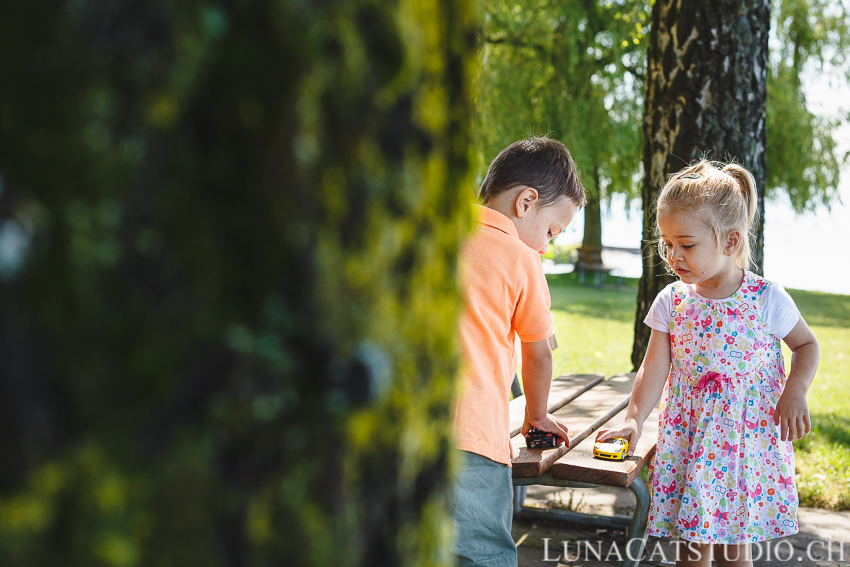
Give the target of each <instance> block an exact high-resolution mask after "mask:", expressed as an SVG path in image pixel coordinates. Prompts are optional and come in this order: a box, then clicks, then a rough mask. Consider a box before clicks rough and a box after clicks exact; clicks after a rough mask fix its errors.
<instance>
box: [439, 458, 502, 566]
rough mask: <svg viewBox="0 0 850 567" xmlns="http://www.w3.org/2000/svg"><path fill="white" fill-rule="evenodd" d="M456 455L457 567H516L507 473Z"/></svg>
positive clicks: (485, 461)
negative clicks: (459, 466)
mask: <svg viewBox="0 0 850 567" xmlns="http://www.w3.org/2000/svg"><path fill="white" fill-rule="evenodd" d="M458 452H459V453H460V455H458V456H459V457H460V462H461V463H463V464H462V466H461V470H460V474H459V475H458V476H457V478H456V479H455V482H454V486H453V492H454V514H453V516H454V537H455V543H454V547H453V548H452V552H453V553H454V554H455V557H456V560H457V565H458V566H462V567H472V566H480V567H516V564H517V552H516V545H515V544H514V540H513V537H512V536H511V522H512V521H513V497H514V496H513V482H512V481H511V469H510V468H509V467H508V466H507V465H503V464H501V463H497V462H495V461H491V460H490V459H488V458H486V457H482V456H481V455H476V454H475V453H470V452H468V451H458Z"/></svg>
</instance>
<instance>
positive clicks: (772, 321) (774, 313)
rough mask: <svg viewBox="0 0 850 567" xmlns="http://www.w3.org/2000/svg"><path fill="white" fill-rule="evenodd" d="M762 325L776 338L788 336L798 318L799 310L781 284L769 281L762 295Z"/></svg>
mask: <svg viewBox="0 0 850 567" xmlns="http://www.w3.org/2000/svg"><path fill="white" fill-rule="evenodd" d="M763 309H764V311H763V313H764V326H765V327H766V328H767V332H768V333H770V334H771V335H773V336H774V337H776V338H778V339H784V338H785V337H787V336H788V333H790V332H791V331H792V330H793V329H794V327H795V326H796V325H797V322H798V321H799V320H800V310H799V309H797V304H796V303H794V300H793V299H792V298H791V296H790V295H788V292H787V291H785V288H783V287H782V286H781V285H779V284H777V283H771V284H770V285H769V286H768V287H767V289H766V290H765V295H764V308H763Z"/></svg>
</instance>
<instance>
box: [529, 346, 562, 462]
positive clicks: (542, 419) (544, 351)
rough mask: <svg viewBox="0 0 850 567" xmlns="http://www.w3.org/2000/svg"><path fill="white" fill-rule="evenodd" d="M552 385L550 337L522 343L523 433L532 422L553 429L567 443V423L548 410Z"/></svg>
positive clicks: (534, 424) (550, 430)
mask: <svg viewBox="0 0 850 567" xmlns="http://www.w3.org/2000/svg"><path fill="white" fill-rule="evenodd" d="M551 385H552V348H551V347H550V346H549V339H544V340H542V341H534V342H530V343H526V342H523V343H522V386H523V389H524V390H525V420H524V422H523V424H522V434H523V435H525V434H526V433H528V430H529V429H530V428H531V427H532V426H534V427H536V428H537V429H540V430H541V431H548V432H550V433H554V434H555V435H557V436H558V437H560V438H561V439H563V440H564V442H565V443H566V444H567V447H569V446H570V438H569V436H568V435H567V433H568V431H567V426H566V425H564V423H563V422H562V421H561V420H559V419H558V418H557V417H555V416H554V415H551V414H550V413H548V411H547V408H548V407H549V387H550V386H551Z"/></svg>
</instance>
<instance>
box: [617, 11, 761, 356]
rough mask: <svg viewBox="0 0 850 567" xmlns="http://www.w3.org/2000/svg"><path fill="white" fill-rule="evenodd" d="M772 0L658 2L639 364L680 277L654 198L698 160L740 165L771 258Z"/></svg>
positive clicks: (650, 82) (649, 99) (650, 62)
mask: <svg viewBox="0 0 850 567" xmlns="http://www.w3.org/2000/svg"><path fill="white" fill-rule="evenodd" d="M769 27H770V2H769V1H768V0H719V1H718V2H713V3H703V2H675V1H672V0H656V2H655V5H654V6H653V10H652V24H651V29H650V37H649V50H648V55H647V82H646V99H645V102H646V105H645V118H644V154H643V156H644V157H643V166H644V172H645V177H644V182H643V188H642V197H643V209H644V215H643V245H642V249H643V275H642V276H641V280H640V287H639V290H638V299H637V313H636V320H635V337H634V344H633V348H632V364H633V365H634V366H635V368H638V367H639V366H640V364H641V362H642V361H643V356H644V353H645V352H646V346H647V343H648V341H649V335H650V329H649V328H648V327H647V326H646V325H644V323H643V319H644V317H645V316H646V313H647V312H648V310H649V307H650V305H652V301H653V299H655V296H656V295H657V294H658V292H659V291H660V290H661V289H662V288H663V287H664V286H665V285H666V284H667V283H669V281H671V280H670V279H669V278H668V277H667V276H666V275H665V267H666V265H665V263H664V261H663V259H661V258H660V257H659V256H658V254H657V253H656V248H655V245H654V242H655V240H656V236H655V226H656V224H655V223H656V221H655V201H656V199H657V196H658V191H659V189H660V188H661V187H662V186H663V185H664V183H665V182H666V180H667V178H668V176H669V175H670V174H671V173H675V172H676V171H678V170H680V169H682V168H683V167H684V166H686V165H687V164H688V163H690V162H691V161H693V160H696V159H700V158H702V157H703V156H707V157H708V158H709V159H717V160H726V159H734V160H735V161H737V162H738V163H741V164H742V165H743V166H744V167H746V168H747V169H749V170H750V171H751V172H752V173H753V175H754V176H755V179H756V185H757V187H758V193H759V221H758V224H757V227H756V241H755V242H754V243H753V244H754V246H753V254H754V259H755V261H756V265H757V266H758V271H759V272H761V271H762V268H763V261H764V254H763V248H764V233H763V228H762V227H763V224H762V223H763V215H764V189H765V142H766V131H765V125H766V121H767V120H766V94H767V91H766V81H767V41H768V30H769Z"/></svg>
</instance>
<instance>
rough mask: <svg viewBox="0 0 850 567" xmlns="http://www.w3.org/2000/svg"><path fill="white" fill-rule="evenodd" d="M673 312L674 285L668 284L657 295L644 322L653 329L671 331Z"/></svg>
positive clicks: (663, 331) (664, 331)
mask: <svg viewBox="0 0 850 567" xmlns="http://www.w3.org/2000/svg"><path fill="white" fill-rule="evenodd" d="M672 313H673V286H670V285H668V286H667V287H665V288H664V289H662V290H661V291H660V292H659V293H658V295H656V296H655V301H653V302H652V306H651V307H650V308H649V313H647V314H646V317H645V318H644V320H643V322H644V323H645V324H646V325H648V326H649V328H651V329H655V330H656V331H661V332H662V333H669V332H670V317H671V316H672Z"/></svg>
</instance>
